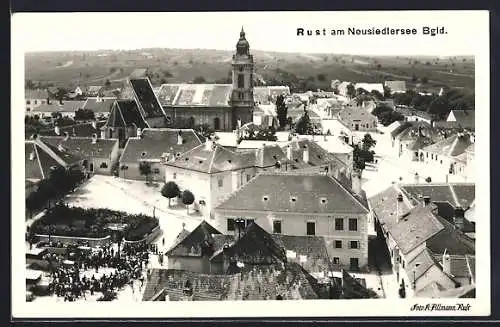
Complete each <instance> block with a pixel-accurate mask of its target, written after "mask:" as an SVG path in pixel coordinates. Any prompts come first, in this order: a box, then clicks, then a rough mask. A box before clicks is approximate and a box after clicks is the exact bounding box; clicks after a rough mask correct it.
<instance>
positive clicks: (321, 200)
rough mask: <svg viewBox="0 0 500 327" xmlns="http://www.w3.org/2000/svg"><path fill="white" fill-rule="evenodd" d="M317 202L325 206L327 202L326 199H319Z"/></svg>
mask: <svg viewBox="0 0 500 327" xmlns="http://www.w3.org/2000/svg"><path fill="white" fill-rule="evenodd" d="M319 202H320V203H321V204H326V203H327V202H328V201H327V199H326V198H319Z"/></svg>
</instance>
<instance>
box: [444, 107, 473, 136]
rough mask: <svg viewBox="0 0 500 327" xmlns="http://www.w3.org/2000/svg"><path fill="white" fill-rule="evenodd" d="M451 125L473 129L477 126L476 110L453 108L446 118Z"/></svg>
mask: <svg viewBox="0 0 500 327" xmlns="http://www.w3.org/2000/svg"><path fill="white" fill-rule="evenodd" d="M446 121H447V122H448V123H450V125H452V126H455V127H457V128H462V129H467V130H469V131H473V130H474V129H475V126H476V122H475V111H474V110H451V111H450V113H449V114H448V117H447V118H446Z"/></svg>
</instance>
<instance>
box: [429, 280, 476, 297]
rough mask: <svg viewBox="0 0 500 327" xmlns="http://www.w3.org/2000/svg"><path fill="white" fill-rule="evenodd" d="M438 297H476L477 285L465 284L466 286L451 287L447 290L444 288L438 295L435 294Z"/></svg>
mask: <svg viewBox="0 0 500 327" xmlns="http://www.w3.org/2000/svg"><path fill="white" fill-rule="evenodd" d="M435 297H436V298H440V299H443V298H453V299H460V298H475V297H476V285H473V284H471V285H465V286H460V287H457V288H450V289H447V290H444V291H442V292H440V293H439V294H438V296H435Z"/></svg>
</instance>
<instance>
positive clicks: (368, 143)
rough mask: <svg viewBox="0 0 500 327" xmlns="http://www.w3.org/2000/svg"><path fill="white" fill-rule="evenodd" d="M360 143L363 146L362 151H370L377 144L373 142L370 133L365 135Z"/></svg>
mask: <svg viewBox="0 0 500 327" xmlns="http://www.w3.org/2000/svg"><path fill="white" fill-rule="evenodd" d="M361 142H362V144H363V150H370V149H371V148H373V147H374V146H375V145H376V144H377V141H375V140H374V139H373V138H372V136H371V135H370V133H366V134H365V136H364V137H363V140H361Z"/></svg>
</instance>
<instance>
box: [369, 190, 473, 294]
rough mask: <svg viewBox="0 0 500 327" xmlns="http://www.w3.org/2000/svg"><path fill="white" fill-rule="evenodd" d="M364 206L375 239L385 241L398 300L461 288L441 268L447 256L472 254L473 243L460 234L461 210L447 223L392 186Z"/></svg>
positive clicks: (445, 268) (435, 211)
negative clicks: (434, 290)
mask: <svg viewBox="0 0 500 327" xmlns="http://www.w3.org/2000/svg"><path fill="white" fill-rule="evenodd" d="M369 202H370V206H371V208H372V212H373V214H374V217H375V224H376V226H375V227H376V231H377V236H378V238H381V239H384V240H385V242H386V245H387V249H388V251H389V256H390V259H391V264H392V268H393V271H394V273H395V274H396V280H397V282H398V284H399V285H400V296H401V297H415V296H416V297H419V296H426V295H427V293H428V290H429V288H437V289H439V290H448V289H453V288H456V287H458V286H460V285H461V282H463V280H461V278H455V277H454V276H453V275H452V274H451V273H450V272H451V270H450V269H448V266H447V264H448V260H449V258H450V256H466V255H475V245H474V240H472V239H470V238H469V237H467V236H466V235H465V234H464V233H463V232H462V231H461V230H460V227H461V226H462V225H463V215H461V213H462V212H461V211H459V210H458V211H457V212H456V214H455V219H454V220H453V223H450V222H449V221H447V220H446V219H444V218H442V217H440V216H439V215H438V208H437V207H436V205H435V204H433V203H432V202H431V201H430V199H429V198H425V199H424V201H422V202H420V203H419V202H417V201H415V200H414V199H412V198H409V197H408V196H407V195H406V193H405V192H404V191H402V190H401V189H400V188H399V187H398V186H397V185H393V186H391V187H389V188H388V189H386V190H384V191H383V192H381V193H379V194H377V195H375V196H373V197H372V198H370V199H369ZM440 258H441V259H440ZM440 260H441V263H443V262H444V264H440Z"/></svg>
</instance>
